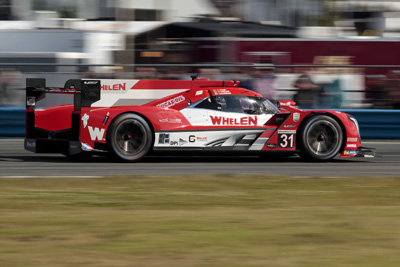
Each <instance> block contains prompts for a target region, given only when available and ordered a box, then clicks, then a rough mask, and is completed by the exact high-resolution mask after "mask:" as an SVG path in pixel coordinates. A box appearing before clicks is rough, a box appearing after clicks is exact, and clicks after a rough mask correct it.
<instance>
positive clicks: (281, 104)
mask: <svg viewBox="0 0 400 267" xmlns="http://www.w3.org/2000/svg"><path fill="white" fill-rule="evenodd" d="M285 106H290V107H294V106H296V102H294V101H279V102H278V108H281V107H282V108H284V107H285Z"/></svg>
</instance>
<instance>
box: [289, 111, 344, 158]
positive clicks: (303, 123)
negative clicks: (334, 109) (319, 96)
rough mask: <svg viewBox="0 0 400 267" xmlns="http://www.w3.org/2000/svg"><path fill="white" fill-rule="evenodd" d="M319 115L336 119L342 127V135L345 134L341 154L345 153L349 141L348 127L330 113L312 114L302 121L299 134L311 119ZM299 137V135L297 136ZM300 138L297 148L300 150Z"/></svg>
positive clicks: (297, 139) (297, 140)
mask: <svg viewBox="0 0 400 267" xmlns="http://www.w3.org/2000/svg"><path fill="white" fill-rule="evenodd" d="M318 115H324V116H328V117H330V118H332V119H334V120H335V121H336V122H337V123H338V124H339V126H340V128H341V129H342V133H343V141H342V145H341V147H340V152H343V150H344V147H345V145H346V140H347V131H346V127H345V126H344V124H343V122H342V121H341V120H340V119H339V118H338V117H336V116H335V115H333V114H332V113H329V112H311V113H310V114H308V115H307V116H306V117H305V118H304V120H302V121H301V123H300V125H299V127H298V128H297V129H298V132H299V133H301V132H302V131H303V129H304V127H305V125H306V123H307V121H309V120H310V119H311V118H313V117H315V116H318ZM296 136H298V135H296ZM300 142H301V141H300V138H296V148H299V143H300Z"/></svg>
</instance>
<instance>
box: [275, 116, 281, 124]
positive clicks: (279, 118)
mask: <svg viewBox="0 0 400 267" xmlns="http://www.w3.org/2000/svg"><path fill="white" fill-rule="evenodd" d="M282 121H283V118H282V117H278V118H276V119H275V122H277V123H279V122H282Z"/></svg>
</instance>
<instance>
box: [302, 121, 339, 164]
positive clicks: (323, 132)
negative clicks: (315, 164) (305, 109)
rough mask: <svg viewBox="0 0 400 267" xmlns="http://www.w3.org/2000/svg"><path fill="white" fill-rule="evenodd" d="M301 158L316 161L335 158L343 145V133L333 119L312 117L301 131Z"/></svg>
mask: <svg viewBox="0 0 400 267" xmlns="http://www.w3.org/2000/svg"><path fill="white" fill-rule="evenodd" d="M299 137H300V138H301V139H300V142H299V146H300V151H301V152H300V156H301V157H302V158H305V159H308V160H314V161H328V160H331V159H332V158H334V157H335V156H336V155H337V153H338V152H339V151H340V148H341V147H342V144H343V131H342V128H341V127H340V125H339V124H338V123H337V121H335V120H334V119H333V118H331V117H328V116H325V115H318V116H314V117H311V118H310V119H309V120H308V121H307V122H306V123H305V125H304V127H303V129H302V130H301V131H300V136H299Z"/></svg>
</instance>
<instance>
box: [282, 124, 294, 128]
mask: <svg viewBox="0 0 400 267" xmlns="http://www.w3.org/2000/svg"><path fill="white" fill-rule="evenodd" d="M294 127H296V125H284V126H283V128H294Z"/></svg>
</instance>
